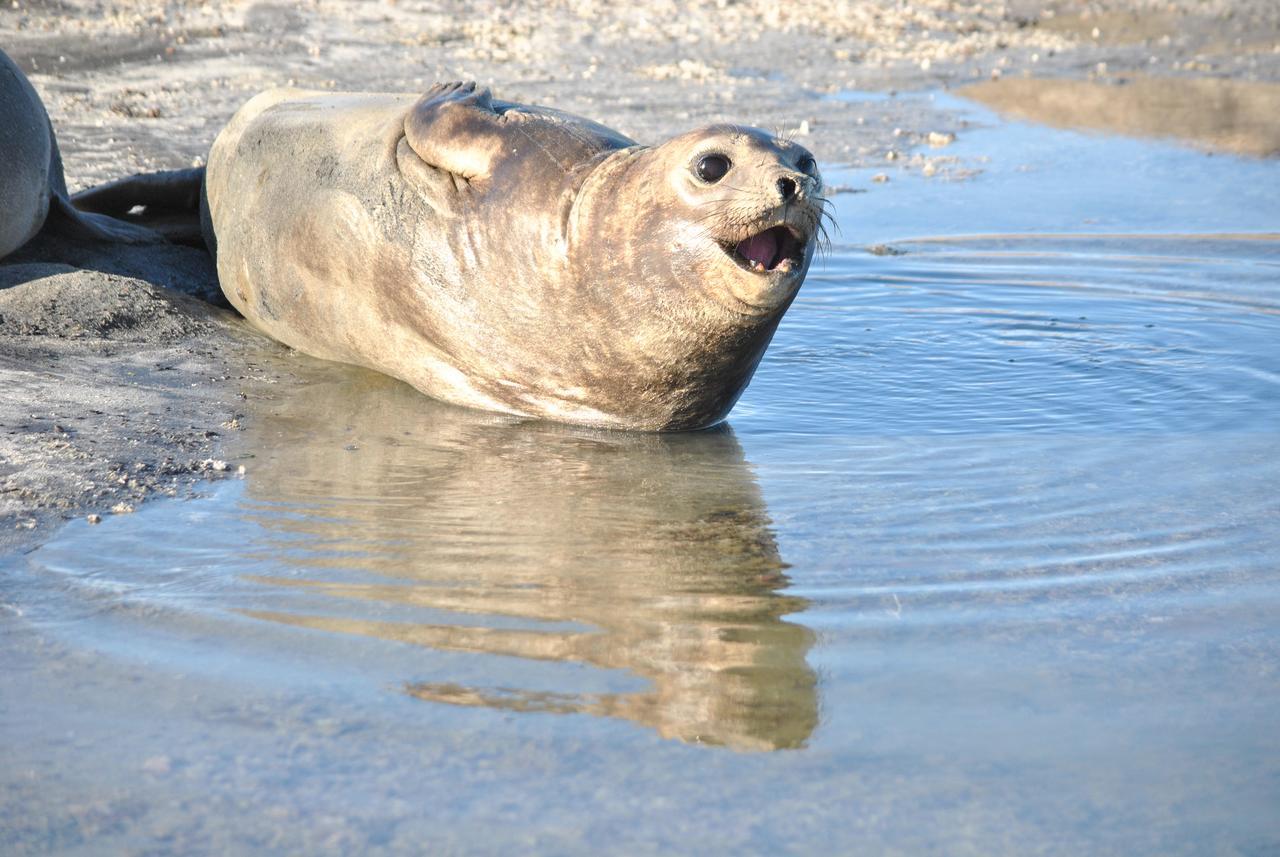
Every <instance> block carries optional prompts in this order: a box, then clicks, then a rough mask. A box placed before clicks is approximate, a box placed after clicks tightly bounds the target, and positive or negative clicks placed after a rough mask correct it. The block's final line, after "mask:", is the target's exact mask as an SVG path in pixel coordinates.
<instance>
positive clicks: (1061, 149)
mask: <svg viewBox="0 0 1280 857" xmlns="http://www.w3.org/2000/svg"><path fill="white" fill-rule="evenodd" d="M944 106H947V107H950V108H953V109H963V110H965V111H966V115H967V116H968V117H969V119H970V120H971V121H972V122H973V123H974V126H973V127H972V128H971V129H970V131H968V132H966V133H965V134H963V135H962V137H961V140H960V142H958V143H957V144H956V145H955V146H954V147H952V148H950V149H949V150H948V153H949V154H956V155H957V156H959V157H961V158H963V159H976V158H979V157H985V158H989V160H987V161H983V162H981V165H982V168H983V169H984V170H985V171H984V172H983V173H982V174H981V175H979V176H978V177H976V178H974V179H972V180H970V181H966V182H944V181H940V180H938V179H935V180H932V181H927V180H924V179H920V178H912V177H909V176H901V175H898V174H895V175H894V178H893V180H892V181H891V182H890V183H889V184H887V185H882V186H873V187H874V190H873V191H872V192H870V193H866V194H848V195H842V196H839V197H837V203H838V218H839V221H840V224H841V231H842V234H843V237H841V238H837V244H836V246H834V247H833V249H832V252H831V253H830V255H829V257H828V258H827V259H826V261H825V265H822V264H819V265H818V266H817V267H816V268H815V270H814V272H813V273H812V274H811V275H810V278H809V280H808V282H807V283H806V285H805V288H804V291H803V292H802V293H801V296H800V298H799V300H798V301H797V303H796V305H795V306H794V308H793V309H792V310H791V312H790V313H789V315H788V316H787V318H786V320H785V321H784V323H783V325H782V327H781V329H780V330H779V333H778V336H777V339H776V340H775V343H774V345H773V346H772V348H771V349H770V351H769V354H768V356H767V357H766V360H765V361H764V363H763V364H762V366H761V368H760V370H759V372H758V374H757V376H756V379H755V381H754V382H753V384H752V386H751V387H750V388H749V390H748V392H747V394H746V395H745V396H744V398H743V400H742V402H741V403H740V404H739V405H738V407H737V408H736V409H735V411H734V413H733V414H732V416H731V418H730V421H729V425H728V426H726V427H722V428H721V429H719V430H716V431H711V432H704V433H697V434H687V435H675V436H661V437H660V436H648V435H629V434H621V433H602V432H592V431H585V430H580V429H573V428H567V427H559V426H549V425H540V424H528V423H520V422H517V421H512V420H508V419H504V418H500V417H493V416H488V415H483V414H477V413H473V412H468V411H461V410H458V409H453V408H449V407H445V406H441V405H438V404H435V403H433V402H431V401H429V400H426V399H425V398H423V397H421V396H418V395H417V394H415V393H413V392H412V391H410V390H408V389H407V388H405V387H403V386H402V385H399V384H397V383H395V382H391V381H388V380H385V379H382V378H379V377H377V376H373V375H371V374H369V373H365V372H361V371H358V370H352V369H347V368H344V367H339V366H331V365H322V364H317V363H314V362H312V361H307V360H304V359H301V358H300V359H298V360H297V361H296V373H297V375H298V378H299V381H298V383H297V384H296V385H291V386H289V387H288V388H287V389H280V390H279V392H278V394H277V395H275V396H273V397H271V398H269V399H260V400H253V399H251V400H250V401H248V402H246V403H245V410H246V412H247V417H248V418H247V419H246V421H245V423H246V425H247V426H248V429H247V431H246V432H244V434H243V437H242V438H241V441H240V446H239V447H238V449H237V455H239V456H240V457H239V458H238V459H237V460H236V461H234V462H233V464H234V463H244V464H245V466H246V470H247V473H246V476H245V478H244V479H243V480H229V481H226V482H223V483H221V484H218V485H216V486H214V487H211V488H210V490H209V494H208V497H207V498H205V499H201V500H196V501H191V502H185V503H168V504H164V503H157V504H153V505H150V506H148V507H144V508H143V510H142V511H141V512H139V513H138V514H135V515H131V516H119V517H114V518H111V519H110V520H108V521H106V522H104V523H103V524H102V525H100V526H98V527H90V526H89V525H87V524H80V523H75V524H72V525H70V526H68V527H67V528H66V529H65V530H64V531H63V532H62V534H61V535H60V536H59V537H58V538H57V539H55V540H54V541H53V542H51V543H49V544H47V545H45V546H43V547H41V548H40V549H38V550H36V551H35V552H33V553H31V554H29V555H28V556H26V557H23V558H22V559H21V560H20V561H19V563H18V566H17V568H16V570H15V571H16V573H15V574H13V575H11V576H10V577H9V579H8V582H7V583H6V584H5V596H6V599H5V600H7V601H9V602H11V603H12V604H14V605H16V606H17V608H18V609H20V610H21V611H22V618H21V620H20V622H21V623H25V625H24V627H31V628H34V629H36V630H38V631H39V632H41V634H42V636H43V637H44V638H47V639H49V640H51V641H55V642H48V643H45V644H42V645H43V648H31V647H16V646H15V647H14V652H15V653H14V654H13V655H12V656H10V657H9V658H8V660H11V661H12V663H11V664H10V668H9V670H8V671H7V674H6V677H5V678H4V679H2V680H0V681H2V682H3V686H5V691H4V693H3V694H2V695H0V700H3V702H0V718H3V720H2V721H0V722H3V724H4V727H3V729H4V733H5V734H6V736H7V737H8V738H9V739H11V740H10V741H7V742H6V743H7V744H8V746H7V747H6V748H5V749H4V750H3V751H0V753H3V754H5V755H6V756H7V757H8V758H0V762H3V763H4V764H3V766H2V767H3V770H5V771H7V772H8V773H5V774H0V788H3V789H4V792H3V793H4V794H5V795H6V796H7V799H6V800H3V801H0V805H3V806H5V807H7V808H6V809H4V810H2V811H0V813H2V814H0V831H3V830H8V831H11V832H13V835H12V839H13V841H14V842H16V843H19V844H20V845H22V846H23V847H26V848H30V849H32V850H38V849H40V848H45V847H48V848H54V849H64V850H71V851H74V850H75V849H76V848H83V849H86V850H88V851H93V850H95V849H98V850H101V849H102V848H103V847H104V844H105V845H109V846H110V847H112V848H120V849H125V850H127V849H129V848H137V849H144V848H145V847H156V844H157V843H159V847H161V848H163V849H169V850H174V851H180V852H184V853H191V852H193V851H194V852H198V851H201V850H206V849H207V850H211V851H218V850H226V849H230V850H245V849H251V848H252V849H267V850H271V849H275V850H290V849H293V850H304V851H318V850H326V849H331V850H344V849H345V850H348V851H350V850H360V851H373V852H377V851H380V850H385V851H390V852H409V853H416V852H419V851H422V850H431V851H440V852H446V853H448V852H453V851H459V852H478V853H509V852H510V851H512V850H514V849H516V848H524V849H528V848H533V849H537V850H541V851H551V852H557V853H563V852H581V851H599V850H601V849H602V848H603V849H608V850H610V851H615V852H616V851H622V852H626V853H640V852H644V853H648V852H671V851H680V852H688V851H703V852H710V853H729V852H741V851H743V850H748V851H784V852H791V853H830V852H841V853H848V852H856V851H866V852H868V853H918V852H926V851H933V852H940V853H946V854H961V853H980V854H992V853H1015V854H1025V853H1029V852H1043V853H1062V854H1076V853H1098V854H1103V853H1113V854H1138V853H1151V854H1169V853H1195V854H1202V853H1226V854H1259V855H1260V854H1272V853H1276V851H1277V849H1280V821H1277V815H1276V813H1275V807H1276V806H1278V805H1280V732H1278V731H1277V730H1276V729H1275V727H1274V720H1275V717H1274V712H1275V710H1276V706H1277V703H1280V683H1278V682H1277V674H1278V670H1277V668H1278V667H1280V623H1278V622H1277V620H1276V616H1277V608H1280V575H1278V574H1277V569H1276V561H1277V557H1278V556H1280V492H1278V491H1277V486H1278V485H1280V290H1278V289H1277V286H1280V239H1278V238H1277V236H1276V235H1275V234H1272V233H1274V232H1276V231H1277V230H1278V229H1280V202H1277V200H1276V195H1275V194H1274V190H1273V189H1274V188H1275V187H1277V186H1280V184H1277V179H1280V169H1278V167H1280V165H1277V164H1276V163H1275V162H1269V161H1251V160H1238V159H1234V158H1223V157H1209V156H1206V155H1203V154H1198V153H1195V152H1192V151H1189V150H1182V149H1178V148H1174V147H1172V146H1166V145H1157V144H1150V143H1140V142H1135V141H1127V140H1120V139H1115V138H1106V137H1089V136H1084V135H1078V134H1074V133H1070V132H1062V131H1050V130H1046V129H1042V128H1037V127H1033V126H1024V125H1016V124H1004V123H1001V122H999V121H998V120H996V119H995V117H994V116H992V115H991V114H988V113H985V112H983V111H981V110H979V109H977V108H974V107H967V106H965V105H963V104H960V103H958V102H954V101H945V102H944ZM1086 177H1089V178H1088V181H1086ZM833 178H834V179H835V180H836V181H847V182H850V183H853V184H855V185H859V186H862V185H864V184H865V179H866V178H867V174H850V175H844V176H834V177H833ZM1019 224H1022V225H1021V226H1019ZM1036 232H1038V233H1041V234H1032V233H1036ZM926 235H927V236H934V237H932V238H926V239H922V238H919V237H918V236H926ZM913 236H914V237H913ZM948 236H950V237H948ZM966 236H967V237H966ZM975 236H976V237H975ZM879 242H883V243H887V244H889V245H890V246H892V247H893V248H894V249H895V250H896V251H899V252H900V253H901V255H872V254H869V253H867V252H865V251H863V250H862V249H860V246H861V245H862V244H863V243H867V244H870V243H879ZM11 624H13V626H14V627H13V630H12V632H11V634H10V638H11V639H15V640H16V639H19V636H18V635H19V630H20V629H19V628H18V624H19V623H11ZM18 700H21V701H20V702H19V701H18ZM0 841H2V840H0Z"/></svg>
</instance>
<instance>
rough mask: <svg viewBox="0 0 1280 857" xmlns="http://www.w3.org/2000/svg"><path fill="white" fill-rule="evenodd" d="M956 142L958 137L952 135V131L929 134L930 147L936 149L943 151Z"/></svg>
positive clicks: (931, 132)
mask: <svg viewBox="0 0 1280 857" xmlns="http://www.w3.org/2000/svg"><path fill="white" fill-rule="evenodd" d="M955 141H956V135H955V134H952V133H951V132H950V131H947V132H941V131H930V132H929V145H930V146H932V147H933V148H935V149H941V148H942V147H943V146H950V145H951V144H952V143H954V142H955Z"/></svg>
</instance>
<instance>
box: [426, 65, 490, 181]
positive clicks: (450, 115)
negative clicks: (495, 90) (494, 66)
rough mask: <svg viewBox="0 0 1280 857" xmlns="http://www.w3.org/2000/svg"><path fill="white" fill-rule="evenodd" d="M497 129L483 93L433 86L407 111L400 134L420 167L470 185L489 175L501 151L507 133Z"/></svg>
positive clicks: (463, 86)
mask: <svg viewBox="0 0 1280 857" xmlns="http://www.w3.org/2000/svg"><path fill="white" fill-rule="evenodd" d="M503 125H504V122H503V115H502V114H501V113H499V112H498V111H497V110H495V109H494V107H493V97H492V95H491V94H490V93H489V90H488V88H487V87H486V88H483V89H478V88H477V87H476V84H475V83H474V82H468V83H460V82H453V83H438V84H436V85H435V86H433V87H431V89H429V90H428V91H427V93H426V95H424V96H422V98H420V99H419V100H418V103H417V104H415V105H414V106H413V109H412V110H410V111H409V115H408V116H407V117H406V118H405V122H404V133H405V139H406V140H407V141H408V142H409V146H410V147H411V148H412V149H413V151H414V154H416V155H417V156H418V157H419V158H421V159H422V160H423V161H424V162H425V163H427V164H428V165H430V166H433V167H437V168H439V169H442V170H445V171H447V172H451V173H453V174H455V175H457V176H460V177H462V178H464V179H466V180H467V181H471V180H472V179H482V178H485V177H487V176H489V175H490V174H491V173H492V168H493V164H494V161H495V160H496V159H497V157H498V156H499V155H501V154H502V151H503V149H504V147H505V146H504V140H505V138H506V136H507V133H508V131H507V129H506V128H504V127H503Z"/></svg>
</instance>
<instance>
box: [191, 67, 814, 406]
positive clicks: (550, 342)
mask: <svg viewBox="0 0 1280 857" xmlns="http://www.w3.org/2000/svg"><path fill="white" fill-rule="evenodd" d="M205 189H206V196H207V210H206V211H205V219H206V240H207V242H208V243H209V245H210V247H211V248H212V249H214V251H215V253H216V256H217V263H218V275H219V279H220V281H221V283H222V288H223V291H224V292H225V293H226V296H227V298H228V300H230V301H231V303H232V304H234V305H235V307H236V308H237V309H238V310H240V312H242V313H243V314H244V315H245V316H246V317H247V318H248V319H249V320H250V321H252V322H253V323H254V324H256V325H257V326H258V327H260V328H261V329H263V330H264V331H266V332H267V333H269V334H270V335H271V336H273V337H274V338H276V339H278V340H280V341H281V342H284V343H286V344H288V345H290V346H293V347H294V348H297V349H298V350H300V351H304V352H306V353H308V354H312V355H315V356H318V357H324V358H328V359H332V360H339V361H343V362H347V363H354V364H358V365H362V366H366V367H369V368H372V369H376V370H378V371H381V372H385V373H387V374H389V375H392V376H394V377H397V378H400V379H402V380H404V381H407V382H408V383H410V384H411V385H413V386H414V387H417V388H418V389H419V390H421V391H423V392H425V393H427V394H429V395H431V396H434V397H436V398H439V399H443V400H445V401H448V402H453V403H456V404H463V405H468V406H473V407H480V408H485V409H489V410H495V411H504V412H507V413H512V414H520V415H525V416H535V417H543V418H549V419H553V420H557V421H565V422H574V423H583V424H591V425H600V426H610V427H621V428H633V429H656V430H679V429H694V428H702V427H705V426H709V425H712V424H714V423H716V422H718V421H719V420H721V419H723V418H724V416H725V415H726V414H727V413H728V412H729V409H730V408H731V407H732V406H733V404H734V402H735V401H736V400H737V398H738V396H739V395H740V394H741V392H742V390H743V388H744V387H745V386H746V384H747V382H748V381H749V380H750V378H751V375H752V373H753V372H754V371H755V368H756V365H757V364H758V363H759V361H760V358H761V356H762V355H763V354H764V351H765V348H766V347H767V346H768V344H769V340H770V339H771V338H772V336H773V333H774V330H775V328H776V327H777V324H778V321H779V319H780V318H781V317H782V314H783V313H784V312H785V311H786V309H787V307H788V306H789V305H790V303H791V301H792V299H793V298H794V297H795V294H796V291H797V290H798V289H799V288H800V284H801V281H802V280H803V279H804V276H805V273H806V271H807V270H808V267H809V263H810V261H811V259H812V257H813V252H814V247H815V244H816V243H817V240H818V235H819V233H820V232H821V219H822V206H823V202H824V200H823V198H822V196H821V192H822V181H821V179H820V177H819V175H818V171H817V166H816V165H815V163H814V159H813V156H812V155H811V154H810V153H809V152H807V151H806V150H805V149H803V148H802V147H800V146H798V145H796V144H795V143H792V142H790V141H787V140H782V139H778V138H775V137H773V136H771V135H769V134H767V133H765V132H763V131H759V130H756V129H753V128H745V127H737V126H730V125H718V126H713V127H709V128H703V129H701V130H697V131H692V132H689V133H687V134H684V135H681V136H679V137H676V138H674V139H672V140H669V141H667V142H665V143H663V144H662V145H659V146H656V147H645V146H639V145H637V144H636V143H635V142H634V141H632V140H629V139H627V138H626V137H624V136H623V135H621V134H619V133H617V132H615V131H612V130H610V129H608V128H605V127H604V126H602V125H598V124H596V123H594V122H590V121H588V120H586V119H581V118H579V117H576V116H571V115H569V114H566V113H561V112H559V111H555V110H550V109H547V108H542V107H531V106H525V105H519V104H513V103H508V102H503V101H499V100H496V99H494V98H492V97H491V96H490V93H489V92H488V90H485V89H480V88H477V87H476V86H475V84H472V83H467V84H461V83H452V84H442V85H438V86H436V87H434V88H433V89H432V90H431V91H429V92H428V93H427V94H426V95H424V96H422V97H417V96H408V95H372V94H333V93H314V92H304V91H299V90H275V91H271V92H266V93H263V94H261V95H259V96H257V97H255V98H254V99H252V100H251V101H250V102H249V103H248V104H246V105H245V106H244V107H243V108H242V109H241V110H240V112H239V113H237V114H236V115H235V117H234V118H233V119H232V120H231V122H230V123H229V124H228V125H227V127H226V128H225V129H224V130H223V131H222V133H221V134H219V136H218V138H217V140H216V141H215V142H214V145H213V149H212V151H211V152H210V155H209V164H208V168H207V174H206V177H205Z"/></svg>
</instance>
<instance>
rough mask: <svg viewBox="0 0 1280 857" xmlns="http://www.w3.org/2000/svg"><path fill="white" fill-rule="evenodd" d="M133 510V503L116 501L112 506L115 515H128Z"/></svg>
mask: <svg viewBox="0 0 1280 857" xmlns="http://www.w3.org/2000/svg"><path fill="white" fill-rule="evenodd" d="M132 512H133V504H132V503H116V504H115V505H114V506H112V507H111V514H113V515H128V514H130V513H132Z"/></svg>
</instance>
